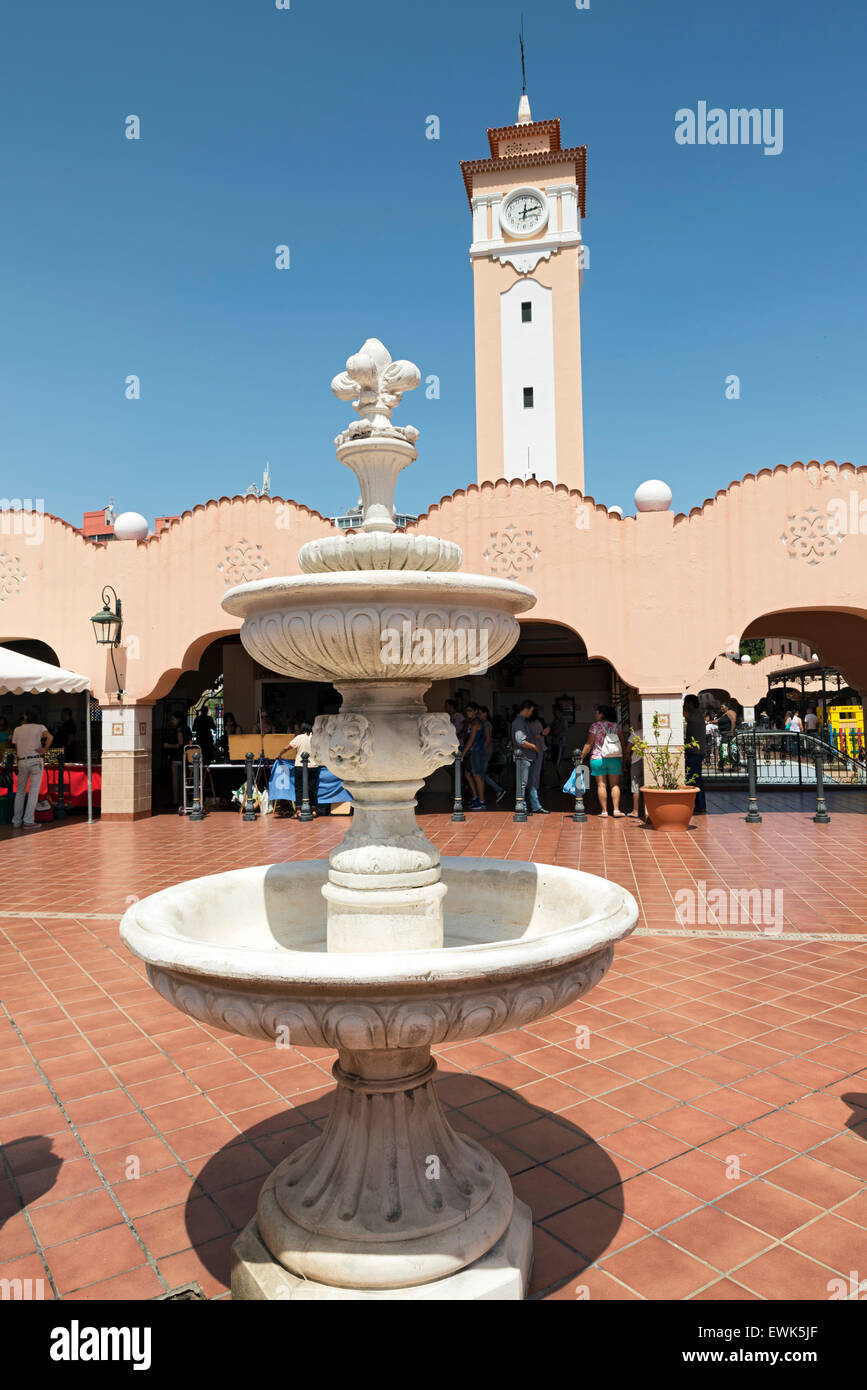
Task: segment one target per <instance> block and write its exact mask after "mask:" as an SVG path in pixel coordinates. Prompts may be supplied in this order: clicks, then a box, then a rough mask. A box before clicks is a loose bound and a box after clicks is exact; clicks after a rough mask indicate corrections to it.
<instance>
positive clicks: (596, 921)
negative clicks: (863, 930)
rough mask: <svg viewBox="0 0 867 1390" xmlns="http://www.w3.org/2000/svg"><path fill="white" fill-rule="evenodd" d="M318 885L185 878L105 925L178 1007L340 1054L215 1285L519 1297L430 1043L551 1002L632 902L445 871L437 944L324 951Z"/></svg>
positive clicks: (232, 876) (316, 874) (356, 1295)
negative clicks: (319, 1116) (442, 1094)
mask: <svg viewBox="0 0 867 1390" xmlns="http://www.w3.org/2000/svg"><path fill="white" fill-rule="evenodd" d="M327 872H328V863H327V861H325V860H318V861H317V860H314V861H308V862H305V863H300V864H298V863H290V864H277V865H272V866H262V867H257V868H248V869H240V870H235V871H232V872H230V873H224V874H216V875H213V876H210V877H207V878H200V879H194V880H191V881H190V882H188V883H183V884H180V885H178V886H177V887H174V888H169V889H166V890H165V891H163V892H161V893H157V894H155V895H154V896H153V897H151V898H147V899H145V900H143V901H142V902H139V903H136V904H135V905H134V906H133V907H131V908H130V909H129V911H128V912H127V913H126V915H125V917H124V919H123V922H122V924H121V935H122V937H123V939H124V941H125V942H126V944H127V946H129V948H130V949H131V950H132V951H134V952H135V954H136V955H138V956H140V957H141V958H142V959H144V960H145V961H146V962H147V965H148V974H149V977H150V979H151V982H152V983H153V984H154V986H155V987H156V989H157V990H158V991H159V992H160V994H161V995H162V996H163V997H164V998H165V999H167V1000H168V1001H169V1002H171V1003H172V1004H173V1005H174V1006H175V1007H176V1008H178V1009H180V1010H181V1011H182V1012H184V1013H186V1014H188V1015H190V1016H191V1017H193V1018H196V1019H199V1020H201V1021H202V1022H204V1023H208V1024H211V1025H213V1026H216V1027H219V1028H224V1029H227V1030H228V1031H230V1032H233V1033H241V1034H245V1035H246V1036H250V1037H259V1038H264V1039H273V1040H275V1042H276V1043H277V1045H278V1046H279V1045H282V1046H289V1045H297V1046H301V1047H328V1048H336V1049H337V1051H338V1060H337V1062H336V1063H335V1067H334V1076H335V1080H336V1082H337V1093H336V1097H335V1103H334V1107H333V1111H332V1115H331V1117H330V1120H329V1122H328V1126H327V1128H326V1130H325V1132H324V1133H323V1134H322V1135H320V1136H319V1137H317V1138H316V1139H314V1140H311V1141H310V1142H309V1143H308V1144H305V1145H304V1146H303V1147H302V1148H301V1149H299V1150H297V1151H296V1152H295V1153H293V1154H292V1155H291V1156H290V1157H289V1158H288V1159H286V1160H285V1161H284V1162H283V1163H282V1164H280V1165H279V1167H278V1168H277V1169H276V1170H275V1172H274V1173H273V1174H272V1175H271V1177H270V1178H269V1179H268V1181H267V1182H266V1184H265V1186H264V1187H263V1189H262V1193H261V1196H260V1200H259V1207H258V1212H257V1217H256V1219H255V1220H254V1221H253V1222H251V1223H250V1226H248V1228H247V1229H246V1230H245V1231H244V1233H243V1234H242V1236H241V1237H239V1240H238V1242H237V1244H236V1248H235V1265H234V1272H233V1292H234V1294H235V1296H236V1297H241V1298H262V1299H264V1298H268V1299H271V1298H278V1299H294V1298H304V1299H309V1298H327V1299H334V1298H338V1299H342V1298H352V1299H365V1298H374V1299H376V1298H388V1299H395V1298H425V1299H437V1298H445V1299H457V1298H460V1299H467V1298H470V1299H473V1298H485V1299H488V1298H497V1299H510V1298H520V1297H523V1295H524V1292H525V1289H526V1284H527V1280H528V1277H529V1266H530V1260H531V1249H532V1242H531V1219H530V1215H529V1211H528V1209H527V1208H526V1207H525V1206H524V1205H523V1203H521V1202H519V1201H517V1200H516V1199H515V1197H514V1194H513V1193H512V1189H511V1185H510V1183H509V1180H508V1177H507V1176H506V1173H505V1171H504V1170H503V1169H502V1167H501V1165H500V1164H499V1163H498V1162H497V1161H496V1160H495V1159H494V1158H493V1157H492V1156H491V1155H490V1154H489V1153H488V1152H487V1150H485V1149H484V1148H483V1147H482V1146H480V1145H479V1144H477V1143H476V1142H475V1141H474V1140H471V1139H467V1138H465V1137H464V1136H463V1135H461V1134H458V1133H456V1132H455V1131H454V1130H452V1129H451V1127H450V1125H449V1124H448V1121H447V1120H446V1118H445V1116H444V1115H443V1112H442V1110H441V1108H440V1105H439V1102H438V1100H437V1097H436V1093H435V1089H434V1086H433V1084H432V1083H433V1077H434V1074H435V1071H436V1064H435V1063H434V1062H433V1061H432V1060H431V1055H430V1049H431V1047H432V1046H436V1045H440V1044H443V1043H449V1042H456V1041H461V1040H466V1039H470V1038H478V1037H482V1036H486V1035H489V1034H493V1033H496V1032H499V1031H502V1030H504V1029H511V1028H516V1027H521V1026H522V1025H525V1024H527V1023H531V1022H532V1021H533V1020H535V1019H538V1018H541V1017H543V1016H545V1015H546V1014H549V1013H552V1012H554V1011H556V1010H558V1009H563V1008H565V1007H568V1005H569V1004H571V1003H572V1002H573V1001H574V1000H575V999H577V998H578V997H579V996H580V995H582V994H584V993H585V992H586V991H587V990H589V989H591V988H592V987H593V986H594V985H595V984H596V983H597V982H598V981H599V980H600V979H601V978H602V976H603V975H604V973H605V971H606V970H607V969H608V966H609V965H610V963H611V960H612V957H613V953H614V945H615V942H617V941H618V940H621V939H622V938H623V937H624V936H626V935H628V934H629V932H631V931H632V929H633V928H634V926H635V923H636V920H637V916H638V909H637V906H636V904H635V901H634V899H633V898H632V897H631V895H630V894H629V893H627V892H626V891H625V889H623V888H620V887H619V886H618V885H617V884H613V883H610V882H608V881H606V880H604V879H599V878H596V877H594V876H593V875H590V874H585V873H581V872H579V871H577V870H572V869H566V868H561V867H555V866H551V865H532V864H520V863H513V862H510V861H496V860H489V859H445V860H443V861H442V881H443V884H444V886H445V888H446V890H447V892H446V897H445V913H444V919H445V944H444V946H443V947H441V948H438V949H435V950H425V949H421V950H409V951H408V950H397V951H382V952H343V953H339V954H335V953H329V952H328V951H327V950H326V910H325V902H324V899H323V896H322V887H323V884H324V883H325V881H326V879H327ZM577 1056H578V1054H577V1053H576V1061H577Z"/></svg>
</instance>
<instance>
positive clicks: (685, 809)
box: [641, 787, 698, 830]
mask: <svg viewBox="0 0 867 1390" xmlns="http://www.w3.org/2000/svg"><path fill="white" fill-rule="evenodd" d="M641 791H642V795H643V796H644V805H645V807H646V809H647V814H648V816H649V817H650V823H651V825H652V826H653V828H654V830H686V829H687V828H688V826H689V823H690V821H691V820H692V813H693V810H694V808H695V798H696V796H697V795H698V787H677V788H676V790H675V791H664V790H663V788H662V787H642V788H641Z"/></svg>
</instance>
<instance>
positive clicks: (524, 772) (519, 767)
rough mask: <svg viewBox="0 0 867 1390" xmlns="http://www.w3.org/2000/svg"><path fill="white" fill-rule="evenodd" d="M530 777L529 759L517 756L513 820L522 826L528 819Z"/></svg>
mask: <svg viewBox="0 0 867 1390" xmlns="http://www.w3.org/2000/svg"><path fill="white" fill-rule="evenodd" d="M529 776H530V763H529V760H528V759H527V758H522V757H520V756H519V755H518V754H517V753H516V754H515V814H514V815H513V816H512V820H513V822H514V823H515V824H517V825H522V824H523V823H524V821H525V820H526V819H527V779H528V777H529Z"/></svg>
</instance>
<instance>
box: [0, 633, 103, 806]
mask: <svg viewBox="0 0 867 1390" xmlns="http://www.w3.org/2000/svg"><path fill="white" fill-rule="evenodd" d="M37 694H39V695H43V694H48V695H61V694H64V695H66V694H69V695H84V697H85V702H86V703H85V720H84V727H85V731H86V737H87V819H88V821H92V820H93V772H92V768H91V746H90V679H89V677H88V676H79V675H77V674H76V673H75V672H74V671H64V669H63V667H62V666H51V665H49V663H48V662H47V661H34V659H33V657H32V656H22V655H21V653H20V652H13V651H11V650H10V648H9V647H0V695H37Z"/></svg>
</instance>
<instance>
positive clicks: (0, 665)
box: [0, 647, 90, 695]
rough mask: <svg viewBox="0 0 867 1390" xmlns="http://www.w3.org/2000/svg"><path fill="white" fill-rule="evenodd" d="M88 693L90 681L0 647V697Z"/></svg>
mask: <svg viewBox="0 0 867 1390" xmlns="http://www.w3.org/2000/svg"><path fill="white" fill-rule="evenodd" d="M89 689H90V677H89V676H79V675H76V673H75V672H74V671H64V669H63V667H62V666H50V665H49V663H48V662H47V661H34V660H33V657H32V656H22V655H21V653H20V652H13V651H10V649H9V648H8V647H0V695H33V694H36V693H42V692H43V691H44V692H46V693H47V694H50V695H61V694H64V693H67V692H68V693H69V694H70V695H81V694H83V692H84V691H85V690H89Z"/></svg>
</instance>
